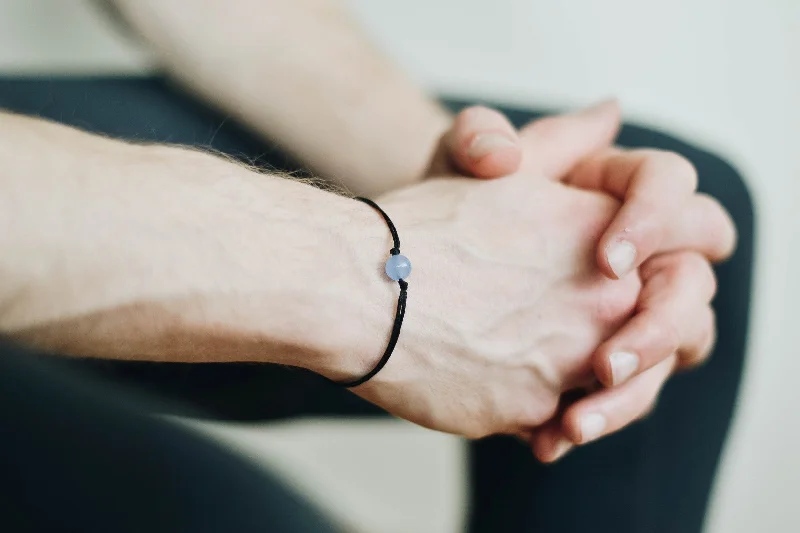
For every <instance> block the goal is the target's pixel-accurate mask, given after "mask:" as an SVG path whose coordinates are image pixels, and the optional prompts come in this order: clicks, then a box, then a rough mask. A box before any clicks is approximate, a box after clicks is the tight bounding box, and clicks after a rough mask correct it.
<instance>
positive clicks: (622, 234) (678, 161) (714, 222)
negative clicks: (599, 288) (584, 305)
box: [565, 148, 735, 279]
mask: <svg viewBox="0 0 800 533" xmlns="http://www.w3.org/2000/svg"><path fill="white" fill-rule="evenodd" d="M565 181H566V182H567V183H570V184H572V185H575V186H578V187H583V188H589V189H599V190H604V191H606V192H608V193H609V194H611V195H613V196H615V197H617V198H618V199H620V200H622V201H623V206H622V208H621V209H620V211H619V212H618V213H617V215H616V217H615V218H614V220H613V222H612V223H611V225H610V226H609V227H608V229H607V230H606V232H605V233H604V235H603V237H602V238H601V239H600V245H599V248H598V257H597V260H598V264H599V266H600V268H601V270H602V271H603V273H604V274H606V275H607V276H608V277H610V278H612V279H618V278H620V277H622V276H624V275H625V274H627V273H628V272H630V271H631V270H632V269H634V268H636V267H638V266H639V265H641V264H642V263H643V262H644V261H646V260H647V259H648V258H649V257H651V256H652V255H653V254H655V253H658V252H661V251H664V246H666V245H668V246H670V247H671V248H672V249H674V248H675V247H676V246H677V247H678V248H687V249H692V250H695V251H699V252H701V253H704V254H705V255H706V256H707V257H708V258H709V259H718V258H719V257H717V256H719V255H724V254H725V250H728V249H731V248H732V243H733V241H734V240H735V232H734V229H733V224H732V223H731V221H730V218H729V217H728V216H727V215H726V214H725V212H724V210H723V209H722V208H721V207H720V206H719V205H718V204H716V205H711V204H710V203H709V202H707V201H703V202H697V201H696V198H697V197H696V195H695V194H694V193H695V190H696V188H697V171H696V170H695V169H694V166H693V165H692V164H691V163H690V162H689V161H688V160H687V159H686V158H684V157H682V156H680V155H678V154H676V153H674V152H667V151H661V150H629V151H626V150H621V149H616V148H614V149H608V150H604V151H603V152H602V153H600V154H597V155H595V156H593V157H591V158H589V159H588V160H586V161H584V162H583V163H582V164H581V165H579V166H578V167H576V168H575V169H574V170H573V172H571V173H570V174H569V175H568V176H567V178H566V179H565ZM685 216H690V217H691V218H692V220H693V221H694V222H695V223H698V225H697V226H695V227H692V228H687V227H686V223H685V221H684V220H682V217H685ZM682 243H684V245H683V246H682V245H681V244H682ZM720 248H722V249H723V250H722V251H720ZM712 256H714V257H712Z"/></svg>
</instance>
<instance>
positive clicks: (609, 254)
mask: <svg viewBox="0 0 800 533" xmlns="http://www.w3.org/2000/svg"><path fill="white" fill-rule="evenodd" d="M606 260H607V261H608V264H609V266H610V267H611V270H613V271H614V274H616V275H617V277H618V278H622V277H623V276H624V275H625V274H627V273H628V272H629V271H630V270H631V268H633V264H634V262H635V261H636V247H635V246H634V245H633V244H631V243H630V242H628V241H619V242H617V243H614V244H612V245H610V246H609V247H608V248H607V249H606Z"/></svg>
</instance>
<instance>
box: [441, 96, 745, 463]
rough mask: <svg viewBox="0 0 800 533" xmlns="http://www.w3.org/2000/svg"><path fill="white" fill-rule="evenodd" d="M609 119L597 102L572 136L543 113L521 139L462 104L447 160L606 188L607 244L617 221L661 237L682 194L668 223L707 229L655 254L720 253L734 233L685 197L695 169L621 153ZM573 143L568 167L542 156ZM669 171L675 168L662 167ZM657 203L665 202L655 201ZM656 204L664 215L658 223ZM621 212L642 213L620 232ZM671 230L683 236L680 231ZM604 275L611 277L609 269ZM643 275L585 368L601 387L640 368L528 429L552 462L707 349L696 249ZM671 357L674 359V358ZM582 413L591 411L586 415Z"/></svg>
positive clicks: (489, 114)
mask: <svg viewBox="0 0 800 533" xmlns="http://www.w3.org/2000/svg"><path fill="white" fill-rule="evenodd" d="M618 116H619V113H618V109H617V108H616V106H615V105H611V104H605V105H602V106H599V107H597V108H595V109H592V110H589V111H588V112H584V113H580V114H577V115H572V116H571V117H570V118H569V120H571V121H573V122H575V123H576V124H575V125H576V126H577V123H582V125H581V127H582V128H583V129H584V130H586V129H588V130H590V131H593V132H594V133H595V135H593V136H591V135H585V136H579V137H575V136H574V135H572V134H571V133H570V131H569V128H565V127H564V124H565V120H567V119H564V118H556V119H552V118H551V119H544V120H540V121H537V122H534V123H532V124H530V125H529V126H527V127H526V128H524V129H523V130H522V133H521V137H522V138H521V139H520V138H518V137H517V135H516V133H515V132H514V129H513V127H512V126H511V125H510V123H508V121H507V120H506V119H505V117H503V116H502V115H501V114H499V113H497V112H496V111H493V110H490V109H486V108H480V107H478V108H470V109H467V110H465V111H464V112H462V113H461V114H460V115H459V116H458V117H457V119H456V121H455V123H454V127H453V129H452V130H451V131H450V132H449V133H448V134H447V135H445V137H444V141H445V144H446V145H447V146H449V147H450V153H451V155H452V157H451V161H453V162H454V164H455V165H456V166H458V167H459V168H461V169H465V170H467V171H469V172H472V173H473V174H474V175H475V176H476V177H496V176H500V175H503V174H504V173H507V172H510V171H513V170H514V169H515V168H516V167H517V166H518V165H519V164H520V163H522V166H523V168H524V167H526V166H533V167H534V168H535V165H536V164H537V162H540V161H552V162H554V163H556V164H555V165H554V166H551V167H549V168H548V167H547V166H546V167H545V168H546V170H545V171H546V172H548V173H549V175H550V176H553V177H556V178H562V179H563V180H564V181H567V182H569V183H572V184H575V185H577V186H581V187H588V188H595V189H600V190H606V191H607V192H610V193H612V194H613V195H615V196H616V197H618V198H620V199H621V200H625V201H626V206H624V207H623V209H622V211H621V212H620V214H618V216H617V219H616V220H615V222H614V223H613V224H612V225H611V227H610V228H608V230H607V231H606V233H605V237H604V239H605V240H606V241H609V239H611V241H610V242H612V243H613V242H614V241H613V237H609V235H613V234H614V233H615V231H616V232H617V233H619V230H615V227H622V228H623V229H622V233H623V234H624V235H625V237H626V238H628V239H631V240H633V239H634V238H635V237H636V236H639V237H641V236H642V235H645V236H648V235H649V236H650V237H651V238H652V240H653V241H659V240H660V239H663V237H664V232H663V228H661V227H658V223H659V222H661V223H662V225H664V224H666V222H667V221H671V218H670V214H669V213H670V210H672V211H675V209H676V207H677V208H680V202H679V201H675V200H674V199H676V198H677V199H678V200H680V199H681V198H684V200H688V203H689V204H690V205H691V207H690V208H689V209H687V210H686V211H684V213H686V212H687V211H688V216H686V215H685V214H684V216H682V217H681V216H678V217H677V220H678V221H679V222H683V223H685V224H687V225H689V226H694V227H706V229H707V230H710V234H709V233H708V232H706V233H703V232H696V233H695V235H697V236H699V237H700V239H691V240H688V241H686V242H683V243H676V242H669V239H667V241H666V242H665V241H663V240H661V242H659V246H660V247H661V250H659V251H663V249H679V248H681V247H682V246H683V247H688V248H695V249H697V250H699V251H701V252H704V253H705V254H706V256H707V257H708V258H712V259H721V258H724V257H725V256H727V255H728V254H729V253H730V251H731V250H732V248H733V242H734V240H735V234H734V232H733V225H732V224H731V223H730V220H729V218H728V217H727V215H726V214H725V212H724V211H723V210H722V209H721V208H720V207H719V206H718V205H717V204H716V202H714V201H713V200H710V199H709V198H707V197H703V196H696V195H695V196H694V197H693V196H692V194H691V193H692V191H693V189H694V186H695V183H696V175H695V173H694V171H693V169H692V167H691V165H690V164H689V163H688V161H685V160H683V159H682V158H680V157H679V156H677V155H675V154H667V153H664V152H658V151H634V152H624V151H622V150H618V149H614V148H610V147H608V146H607V144H608V143H610V141H611V139H612V138H613V136H614V134H615V132H616V131H617V128H618ZM492 136H494V137H497V138H501V139H503V140H498V139H495V140H493V141H491V142H489V143H488V144H489V145H490V146H494V147H495V149H494V151H491V150H490V151H489V152H484V153H482V154H480V155H481V157H480V158H475V157H472V155H473V154H474V151H471V150H470V148H471V146H472V145H474V144H475V142H476V140H482V141H484V143H485V139H486V138H487V137H492ZM576 141H578V142H576ZM478 144H481V143H478ZM604 145H606V147H605V148H604ZM498 147H499V148H498ZM522 147H524V148H527V150H526V151H525V154H524V155H525V158H524V161H523V158H522V157H519V156H520V155H521V154H520V152H521V148H522ZM581 150H582V151H587V152H593V154H592V156H590V157H588V158H586V159H585V160H584V161H582V162H581V163H580V164H579V165H577V166H575V167H574V168H572V169H570V168H568V167H565V166H563V165H561V164H560V162H563V161H568V160H569V157H560V158H558V157H551V158H548V157H547V154H553V153H562V154H565V155H572V154H575V153H577V152H578V151H581ZM479 152H480V151H479ZM671 169H675V170H676V172H673V173H670V170H671ZM681 170H682V171H683V172H682V173H681ZM682 183H683V184H684V185H683V186H681V184H682ZM665 185H666V186H665ZM687 193H688V194H687ZM670 199H673V201H670ZM659 201H660V202H661V203H662V204H664V205H661V206H659V205H656V204H657V203H658V202H659ZM659 207H661V209H660V210H659ZM659 211H661V212H662V213H663V214H662V219H661V220H660V221H659V220H658V218H659V217H658V216H657V215H658V214H659ZM626 218H627V219H629V220H632V222H631V224H632V225H633V226H636V222H637V220H642V221H643V223H641V224H639V227H641V228H644V230H642V231H640V232H632V231H626V230H629V229H630V226H628V225H626V222H625V220H626ZM629 234H633V237H631V236H629ZM677 234H681V235H684V236H691V235H692V233H691V231H688V230H687V231H682V232H679V233H677ZM640 240H641V239H640ZM644 242H645V246H640V248H644V249H647V250H648V252H649V253H652V251H653V250H655V249H656V248H657V245H654V244H653V243H652V242H650V241H647V239H646V238H645V239H644ZM608 249H609V246H606V247H604V246H602V245H601V246H600V247H599V250H608ZM598 255H599V256H600V257H599V258H598V261H599V264H600V266H601V268H603V269H604V271H605V272H606V273H607V274H609V270H611V269H610V266H611V261H608V258H609V255H610V254H608V253H600V254H598ZM611 255H613V254H611ZM629 256H630V255H629ZM604 259H605V261H604ZM628 268H632V267H628ZM610 277H617V276H616V274H615V273H614V272H613V270H611V272H610ZM642 277H643V279H644V283H645V290H644V291H643V294H642V298H641V299H640V302H639V304H638V314H637V316H636V317H635V318H634V319H633V320H632V321H631V322H630V323H629V324H627V325H626V326H625V327H624V328H623V329H622V330H621V331H620V332H618V333H617V334H615V335H614V337H612V339H610V340H609V341H608V342H606V343H604V344H603V346H601V347H600V349H599V350H598V351H597V352H596V354H595V356H594V366H595V369H596V373H597V375H598V377H599V378H600V380H601V382H603V383H604V384H606V385H612V384H616V385H619V384H621V383H623V382H625V381H626V380H628V379H630V378H631V377H632V376H634V375H635V374H637V373H638V372H643V374H642V375H641V376H640V377H636V378H634V379H633V380H632V381H631V382H630V383H628V384H626V385H625V386H623V387H618V388H615V389H613V390H609V391H603V392H600V393H596V394H593V395H590V396H588V397H587V398H584V399H583V400H581V401H579V402H577V403H575V404H574V405H572V406H570V407H568V408H567V410H566V411H564V413H563V416H560V417H559V418H558V419H557V420H556V421H554V422H553V423H550V424H548V427H547V428H545V429H543V430H542V431H539V432H536V433H535V438H533V439H532V444H533V448H534V450H535V452H536V454H537V456H538V457H539V458H540V459H543V460H554V459H556V458H558V457H560V456H561V455H563V454H564V453H565V452H566V451H567V450H568V449H569V448H570V447H571V445H572V443H584V442H588V441H589V440H593V439H595V438H597V437H599V436H602V435H605V434H608V433H611V432H613V431H615V430H617V429H620V428H621V427H623V426H624V425H626V424H627V423H629V422H631V421H633V420H636V419H637V418H639V417H640V416H641V415H642V414H643V413H645V412H647V411H648V410H649V406H650V404H652V403H653V402H654V401H655V398H656V396H657V394H658V392H659V391H660V389H661V386H662V385H663V383H664V381H665V380H666V379H667V378H668V376H669V375H670V373H671V371H672V369H673V367H674V366H676V365H678V364H680V365H682V366H690V365H693V364H697V363H698V362H700V361H702V360H704V359H705V357H707V356H708V354H709V353H710V350H711V346H712V344H713V338H714V315H713V311H712V310H711V308H710V306H709V305H708V302H709V301H710V299H711V297H712V296H713V293H714V289H715V278H714V275H713V271H712V270H711V268H710V265H709V263H708V261H707V260H706V258H704V257H703V256H702V255H700V254H697V253H694V254H692V253H674V254H667V255H664V256H661V257H659V258H656V259H652V260H647V261H646V262H645V263H644V265H643V268H642ZM675 354H679V355H680V358H678V359H676V357H675ZM612 363H613V364H612ZM586 415H594V416H590V417H589V418H586V419H585V416H586ZM598 415H602V418H600V416H598ZM584 420H589V421H591V422H592V423H593V425H594V427H593V428H589V427H587V428H586V430H585V431H584V430H582V422H583V421H584ZM601 421H602V423H601ZM601 426H602V427H601Z"/></svg>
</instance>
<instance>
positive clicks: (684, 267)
mask: <svg viewBox="0 0 800 533" xmlns="http://www.w3.org/2000/svg"><path fill="white" fill-rule="evenodd" d="M675 275H676V277H680V278H681V281H684V282H686V281H688V280H691V281H692V284H693V285H696V286H699V287H701V292H700V294H701V296H702V297H703V299H704V300H706V301H710V300H711V298H713V297H714V294H716V291H717V276H716V274H715V273H714V269H713V268H712V266H711V263H709V262H708V260H707V259H706V258H705V257H703V256H702V255H700V254H698V253H693V252H685V253H683V255H682V256H681V260H680V263H679V267H678V269H677V272H676V273H675Z"/></svg>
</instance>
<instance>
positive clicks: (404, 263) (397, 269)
mask: <svg viewBox="0 0 800 533" xmlns="http://www.w3.org/2000/svg"><path fill="white" fill-rule="evenodd" d="M409 274H411V261H409V260H408V257H406V256H404V255H393V256H391V257H390V258H389V259H387V260H386V275H387V276H389V277H390V278H392V279H393V280H395V281H398V280H401V279H406V278H407V277H408V275H409Z"/></svg>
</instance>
